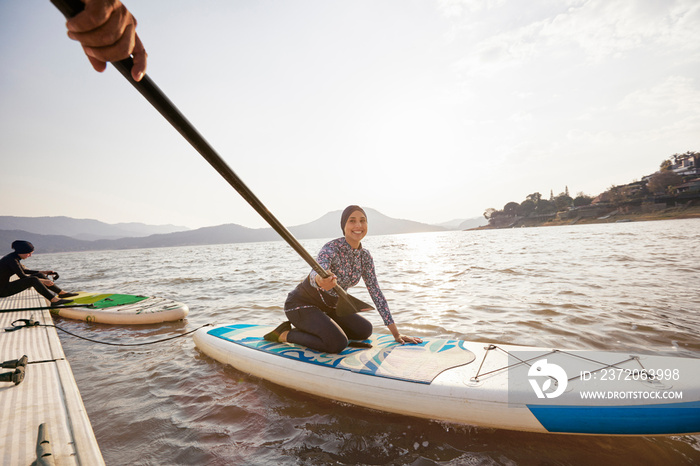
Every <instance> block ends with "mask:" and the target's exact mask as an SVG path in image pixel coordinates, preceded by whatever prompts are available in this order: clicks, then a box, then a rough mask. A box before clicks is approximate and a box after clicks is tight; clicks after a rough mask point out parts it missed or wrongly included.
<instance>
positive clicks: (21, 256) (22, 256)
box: [17, 252, 32, 260]
mask: <svg viewBox="0 0 700 466" xmlns="http://www.w3.org/2000/svg"><path fill="white" fill-rule="evenodd" d="M17 255H18V256H19V258H20V259H22V260H24V259H26V258H27V257H30V256H31V255H32V253H31V252H28V253H26V254H17Z"/></svg>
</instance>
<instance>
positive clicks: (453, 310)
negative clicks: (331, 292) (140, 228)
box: [26, 219, 700, 465]
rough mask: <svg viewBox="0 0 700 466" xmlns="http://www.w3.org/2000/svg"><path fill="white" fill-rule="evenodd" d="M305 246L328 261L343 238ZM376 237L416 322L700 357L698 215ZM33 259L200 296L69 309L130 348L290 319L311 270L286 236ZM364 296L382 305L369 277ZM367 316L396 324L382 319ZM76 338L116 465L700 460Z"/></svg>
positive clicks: (110, 282) (178, 343) (466, 333)
mask: <svg viewBox="0 0 700 466" xmlns="http://www.w3.org/2000/svg"><path fill="white" fill-rule="evenodd" d="M370 234H371V224H370ZM302 243H303V244H304V246H305V247H306V248H307V249H308V250H309V251H310V252H311V253H312V255H315V254H316V252H318V250H319V249H320V247H321V246H322V245H323V244H324V243H325V240H313V241H303V242H302ZM363 244H364V246H365V247H366V248H367V249H369V250H370V251H371V252H372V255H373V256H374V260H375V264H376V266H377V272H378V276H379V280H380V284H381V286H382V288H383V290H384V293H385V295H386V297H387V299H388V301H389V305H390V308H391V310H392V313H393V315H394V318H395V319H396V321H397V324H398V325H399V329H400V330H401V331H402V332H403V333H406V334H410V335H419V336H422V337H433V338H435V337H440V338H463V339H467V340H476V341H484V342H497V343H512V344H522V345H533V346H546V347H565V348H573V349H597V350H624V351H632V352H634V351H640V350H651V351H655V352H658V353H661V354H669V355H670V354H676V355H680V356H691V357H700V338H699V337H698V335H699V334H700V312H699V311H700V293H698V283H700V220H698V219H695V220H670V221H659V222H643V223H613V224H600V225H580V226H562V227H549V228H521V229H511V230H495V231H470V232H447V233H429V234H412V235H395V236H376V237H372V236H371V235H370V236H368V237H367V238H366V239H365V241H364V242H363ZM36 246H37V248H38V250H39V252H40V249H41V245H40V244H37V245H36ZM26 265H27V267H28V268H33V269H45V268H47V269H54V270H57V271H59V272H60V275H61V278H60V280H59V281H58V283H59V285H61V286H62V287H63V288H65V289H67V290H89V291H113V292H122V293H131V294H146V295H155V296H164V297H169V298H172V299H175V300H178V301H182V302H184V303H187V304H188V305H189V307H190V315H189V316H188V318H187V320H186V321H183V322H176V323H167V324H160V325H151V326H145V327H139V326H107V325H98V324H88V323H84V322H76V321H70V320H65V319H60V318H56V324H57V325H59V326H60V327H63V328H65V329H66V330H69V331H71V332H75V333H78V334H81V335H84V336H87V337H90V338H94V339H97V340H103V341H110V342H120V343H141V342H144V341H150V340H157V339H162V338H166V337H169V336H173V335H177V334H181V333H184V332H186V331H189V330H193V329H195V328H197V327H199V326H201V325H204V324H208V323H216V324H223V323H264V324H277V323H279V322H281V321H282V319H283V316H284V314H283V311H282V305H283V303H284V299H285V297H286V294H287V293H288V292H289V291H290V290H291V289H292V288H293V287H294V286H295V285H296V284H297V282H298V281H299V280H301V279H302V278H303V277H304V276H305V275H306V274H307V272H308V266H307V265H306V264H305V263H304V262H303V261H302V260H301V259H299V258H298V256H297V255H296V254H295V253H294V252H293V251H292V249H291V248H290V247H289V246H287V245H286V243H283V242H269V243H250V244H229V245H216V246H197V247H180V248H163V249H149V250H127V251H101V252H86V253H63V254H38V255H36V256H33V257H32V258H30V259H29V260H27V261H26ZM352 294H353V295H355V296H357V297H358V298H360V299H364V300H367V301H370V298H369V296H368V295H367V294H366V290H365V289H364V287H362V286H359V287H355V288H354V289H353V290H352ZM365 315H366V316H367V317H368V318H369V319H370V320H371V321H372V322H373V323H374V324H375V328H376V331H380V332H386V329H385V327H384V326H383V324H382V322H381V319H380V317H379V315H378V314H376V313H374V312H373V313H366V314H365ZM59 335H60V337H61V341H62V342H63V347H64V351H65V353H66V355H67V356H68V359H69V361H70V364H71V366H72V368H73V372H74V374H75V378H76V380H77V383H78V387H79V388H80V392H81V394H82V397H83V400H84V403H85V407H86V408H87V411H88V415H89V417H90V420H91V421H92V424H93V428H94V430H95V434H96V436H97V440H98V443H99V445H100V447H101V449H102V453H103V455H104V457H105V460H106V462H107V464H109V465H127V464H128V465H136V464H163V465H175V464H187V465H190V464H196V465H229V464H231V465H248V464H249V465H271V464H279V465H307V464H309V465H316V464H319V465H325V464H395V465H400V464H401V465H403V464H410V465H431V464H447V465H453V464H454V465H464V464H467V465H481V464H486V465H489V464H494V465H496V464H497V465H521V464H525V465H529V464H561V465H566V464H572V465H575V464H596V465H602V464H659V465H669V464H700V436H687V435H685V436H672V437H649V438H621V437H587V436H561V435H547V434H530V433H520V432H510V431H504V430H496V429H485V428H478V427H472V426H464V425H454V424H447V423H443V422H433V421H428V420H422V419H415V418H410V417H403V416H398V415H392V414H386V413H380V412H376V411H371V410H367V409H362V408H358V407H354V406H350V405H345V404H339V403H335V402H331V401H328V400H325V399H320V398H316V397H312V396H308V395H305V394H302V393H298V392H295V391H292V390H289V389H285V388H282V387H279V386H276V385H274V384H272V383H269V382H266V381H262V380H260V379H257V378H254V377H251V376H248V375H246V374H244V373H241V372H239V371H236V370H235V369H233V368H231V367H227V366H224V365H222V364H220V363H218V362H215V361H213V360H212V359H210V358H208V357H206V356H204V355H203V354H201V353H200V352H199V351H198V350H197V349H196V348H195V347H194V344H193V342H192V339H191V337H190V336H188V337H184V338H179V339H176V340H172V341H169V342H165V343H159V344H155V345H149V346H140V347H113V346H105V345H99V344H95V343H91V342H87V341H84V340H79V339H76V338H74V337H71V336H68V335H66V334H64V333H62V332H59ZM697 377H699V378H700V374H698V375H697Z"/></svg>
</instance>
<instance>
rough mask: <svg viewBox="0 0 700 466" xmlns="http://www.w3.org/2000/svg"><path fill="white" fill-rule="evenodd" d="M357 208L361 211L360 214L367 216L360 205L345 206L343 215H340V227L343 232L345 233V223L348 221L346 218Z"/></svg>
mask: <svg viewBox="0 0 700 466" xmlns="http://www.w3.org/2000/svg"><path fill="white" fill-rule="evenodd" d="M357 210H359V211H360V212H362V215H364V216H365V217H367V214H366V213H365V211H364V209H363V208H362V207H360V206H359V205H349V206H347V207H346V208H345V210H344V211H343V215H341V216H340V229H341V230H343V234H345V224H346V223H348V219H349V218H350V215H351V214H352V213H353V212H355V211H357Z"/></svg>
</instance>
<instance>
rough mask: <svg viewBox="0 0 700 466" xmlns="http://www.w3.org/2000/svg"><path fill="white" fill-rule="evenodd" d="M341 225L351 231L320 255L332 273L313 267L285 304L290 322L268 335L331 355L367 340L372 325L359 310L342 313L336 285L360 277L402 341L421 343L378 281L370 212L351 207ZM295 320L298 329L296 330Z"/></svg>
mask: <svg viewBox="0 0 700 466" xmlns="http://www.w3.org/2000/svg"><path fill="white" fill-rule="evenodd" d="M340 227H341V228H342V230H343V234H344V235H345V236H344V237H343V238H338V239H335V240H333V241H330V242H328V243H326V245H325V246H323V248H322V249H321V252H319V254H318V259H317V260H318V263H319V265H320V266H321V267H323V268H324V269H325V270H327V271H329V272H330V275H329V276H328V277H327V278H321V276H320V275H318V274H317V273H316V272H315V271H311V273H310V274H309V276H308V277H306V278H305V279H304V281H302V282H301V283H300V284H299V285H298V286H297V287H296V288H295V289H294V291H292V292H291V293H289V295H288V296H287V301H286V302H285V303H284V310H285V313H286V315H287V319H289V321H288V322H284V323H282V324H281V325H279V326H278V327H277V328H276V329H275V330H273V331H272V332H270V333H268V334H267V335H265V339H266V340H268V341H275V342H289V343H296V344H299V345H303V346H306V347H308V348H312V349H315V350H318V351H323V352H327V353H339V352H341V351H342V350H343V349H345V347H347V346H348V342H349V340H365V339H367V338H369V336H370V335H371V334H372V324H371V323H370V322H369V321H368V320H367V319H365V318H364V317H362V316H360V315H358V314H354V313H353V314H350V315H343V316H341V315H338V313H336V306H337V303H338V296H337V294H336V293H335V291H333V288H334V287H335V286H336V285H340V287H341V288H343V289H344V290H347V289H348V288H350V287H351V286H354V285H356V284H357V283H358V282H359V281H360V277H361V278H362V280H363V281H364V282H365V285H366V286H367V290H368V291H369V294H370V296H371V297H372V301H374V304H375V306H376V307H377V310H378V312H379V315H380V316H381V317H382V320H383V321H384V324H385V325H386V326H387V327H388V328H389V330H390V331H391V333H392V335H393V336H394V338H395V339H396V341H398V342H399V343H421V342H422V341H423V340H421V339H420V338H416V337H409V336H406V335H401V333H400V332H399V330H398V329H397V328H396V324H395V323H394V319H393V318H392V317H391V313H390V312H389V306H388V305H387V302H386V299H385V298H384V294H383V293H382V290H381V289H380V288H379V284H378V283H377V275H376V273H375V270H374V261H373V260H372V256H371V255H370V253H369V251H368V250H366V249H364V248H363V247H362V244H361V241H362V239H363V238H364V237H365V235H366V234H367V215H366V214H365V211H364V210H362V208H361V207H359V206H356V205H351V206H349V207H347V208H346V209H345V210H344V211H343V215H342V217H341V219H340ZM292 324H293V325H294V328H292Z"/></svg>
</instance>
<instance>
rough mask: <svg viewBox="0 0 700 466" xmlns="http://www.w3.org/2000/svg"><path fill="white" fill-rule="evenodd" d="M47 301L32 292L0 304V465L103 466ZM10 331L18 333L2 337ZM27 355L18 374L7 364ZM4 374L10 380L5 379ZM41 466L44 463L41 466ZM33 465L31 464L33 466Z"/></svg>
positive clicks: (6, 299) (25, 292)
mask: <svg viewBox="0 0 700 466" xmlns="http://www.w3.org/2000/svg"><path fill="white" fill-rule="evenodd" d="M47 306H48V305H47V301H46V300H45V299H44V298H43V297H41V296H40V295H39V294H38V293H36V292H35V291H34V290H27V291H24V292H22V293H19V294H17V295H14V296H10V297H8V298H0V363H2V362H3V361H6V363H4V364H3V366H4V367H3V368H2V369H0V374H2V375H0V378H4V379H8V378H9V379H12V377H14V378H15V380H18V379H19V378H21V374H20V373H19V372H24V378H23V380H22V381H21V382H20V383H18V384H15V383H13V382H12V381H8V382H0V413H2V423H0V463H2V464H7V465H30V464H38V465H41V464H55V465H90V466H93V465H103V464H105V463H104V459H103V458H102V453H101V452H100V449H99V447H98V445H97V440H96V439H95V434H94V432H93V430H92V426H91V425H90V420H89V419H88V416H87V413H86V411H85V406H84V405H83V400H82V399H81V398H80V393H79V392H78V386H77V385H76V383H75V379H74V378H73V372H72V371H71V368H70V364H69V363H68V361H67V360H66V357H65V355H64V353H63V348H62V347H61V342H60V341H59V339H58V334H57V331H56V329H55V328H53V327H44V326H41V325H37V326H33V325H32V326H24V324H25V323H26V322H23V321H21V320H19V319H27V320H28V321H29V323H30V324H31V323H33V322H38V323H39V324H46V325H52V324H53V321H52V319H51V314H50V313H49V311H48V309H43V310H33V311H28V310H14V309H23V308H40V307H47ZM13 322H14V323H15V326H21V328H19V329H17V330H14V331H10V332H8V331H5V329H6V328H12V326H13ZM24 355H26V356H27V358H28V363H27V365H26V366H25V367H24V370H23V371H22V370H21V369H19V368H13V367H11V366H12V363H11V362H10V363H8V361H12V360H17V359H20V358H21V357H22V356H24ZM17 371H19V372H17ZM8 374H9V375H8ZM42 461H43V462H42ZM34 462H36V463H34Z"/></svg>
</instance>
